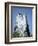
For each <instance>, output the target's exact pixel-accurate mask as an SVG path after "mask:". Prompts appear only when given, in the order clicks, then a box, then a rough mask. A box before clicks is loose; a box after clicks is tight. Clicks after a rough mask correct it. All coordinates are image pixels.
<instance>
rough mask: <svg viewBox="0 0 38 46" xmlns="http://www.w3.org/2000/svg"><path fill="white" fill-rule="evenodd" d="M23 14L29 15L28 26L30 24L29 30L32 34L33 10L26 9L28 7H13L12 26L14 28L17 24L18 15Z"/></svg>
mask: <svg viewBox="0 0 38 46" xmlns="http://www.w3.org/2000/svg"><path fill="white" fill-rule="evenodd" d="M19 13H22V14H25V15H27V20H28V24H29V30H30V32H31V31H32V8H30V7H29V8H28V7H27V8H26V7H16V6H12V7H11V17H12V19H11V21H12V25H13V26H14V25H15V23H16V16H17V14H19Z"/></svg>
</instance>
